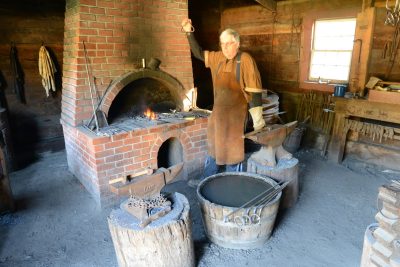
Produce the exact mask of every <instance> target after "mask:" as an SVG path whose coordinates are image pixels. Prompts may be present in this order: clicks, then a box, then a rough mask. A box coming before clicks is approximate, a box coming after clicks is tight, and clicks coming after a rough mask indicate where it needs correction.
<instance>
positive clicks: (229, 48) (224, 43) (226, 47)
mask: <svg viewBox="0 0 400 267" xmlns="http://www.w3.org/2000/svg"><path fill="white" fill-rule="evenodd" d="M219 42H220V45H221V50H222V53H223V54H224V56H225V57H226V58H227V59H232V58H234V57H235V56H236V54H237V52H238V50H239V45H240V44H239V42H237V41H236V40H235V38H234V37H233V36H232V35H230V34H223V35H222V36H221V37H220V38H219Z"/></svg>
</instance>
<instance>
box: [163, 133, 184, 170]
mask: <svg viewBox="0 0 400 267" xmlns="http://www.w3.org/2000/svg"><path fill="white" fill-rule="evenodd" d="M157 162H158V168H161V167H164V168H169V167H171V166H173V165H176V164H178V163H181V162H183V146H182V144H181V142H180V141H179V139H178V138H176V137H171V138H169V139H167V140H166V141H165V142H164V143H163V144H162V145H161V147H160V149H159V150H158V154H157Z"/></svg>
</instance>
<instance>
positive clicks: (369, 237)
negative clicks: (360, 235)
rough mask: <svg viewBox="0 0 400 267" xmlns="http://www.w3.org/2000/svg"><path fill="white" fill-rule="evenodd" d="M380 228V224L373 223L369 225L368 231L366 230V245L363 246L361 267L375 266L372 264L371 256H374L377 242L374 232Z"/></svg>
mask: <svg viewBox="0 0 400 267" xmlns="http://www.w3.org/2000/svg"><path fill="white" fill-rule="evenodd" d="M378 227H379V224H378V223H372V224H370V225H368V227H367V230H365V234H364V245H363V251H362V256H361V264H360V267H371V266H374V265H373V264H372V262H371V258H370V256H371V254H372V246H373V244H374V243H375V241H376V239H375V237H374V231H375V230H376V229H377V228H378Z"/></svg>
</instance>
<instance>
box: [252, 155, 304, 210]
mask: <svg viewBox="0 0 400 267" xmlns="http://www.w3.org/2000/svg"><path fill="white" fill-rule="evenodd" d="M247 171H248V172H251V173H257V174H262V175H266V176H268V177H271V178H273V179H275V180H276V181H278V182H287V181H290V183H289V184H288V185H287V186H286V188H285V189H283V192H282V198H281V204H280V206H279V208H280V209H285V208H290V207H292V206H293V205H294V204H295V203H296V202H297V198H298V195H299V161H298V159H296V158H291V159H281V160H279V161H278V164H277V165H276V166H274V167H270V166H266V165H264V164H262V163H260V162H259V161H257V159H256V158H254V157H253V156H250V158H249V159H248V160H247Z"/></svg>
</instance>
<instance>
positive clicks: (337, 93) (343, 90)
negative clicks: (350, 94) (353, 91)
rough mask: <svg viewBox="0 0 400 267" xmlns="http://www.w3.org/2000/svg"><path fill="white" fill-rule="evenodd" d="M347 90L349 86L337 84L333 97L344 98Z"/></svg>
mask: <svg viewBox="0 0 400 267" xmlns="http://www.w3.org/2000/svg"><path fill="white" fill-rule="evenodd" d="M346 90H347V84H337V85H335V87H334V91H333V95H334V96H338V97H344V94H345V93H346Z"/></svg>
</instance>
